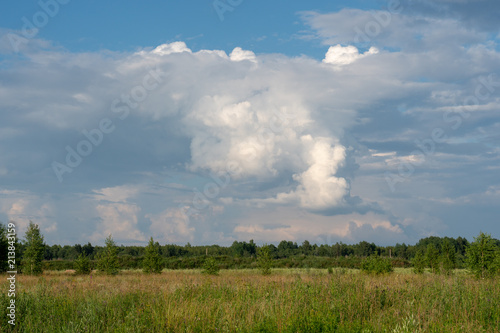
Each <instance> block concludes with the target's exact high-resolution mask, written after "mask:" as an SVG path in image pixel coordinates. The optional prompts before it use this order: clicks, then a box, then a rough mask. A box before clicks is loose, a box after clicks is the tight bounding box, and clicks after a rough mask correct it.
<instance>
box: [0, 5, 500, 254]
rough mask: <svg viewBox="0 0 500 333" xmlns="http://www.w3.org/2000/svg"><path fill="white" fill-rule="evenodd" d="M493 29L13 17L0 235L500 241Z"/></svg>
mask: <svg viewBox="0 0 500 333" xmlns="http://www.w3.org/2000/svg"><path fill="white" fill-rule="evenodd" d="M499 14H500V2H498V1H497V0H433V1H430V0H387V1H375V0H371V1H364V0H358V1H324V0H322V1H319V0H311V1H307V2H306V1H298V0H287V1H283V0H276V1H262V0H254V1H247V0H215V1H212V0H208V1H198V0H194V1H176V2H174V1H159V0H151V1H148V2H139V1H116V0H115V1H105V2H104V1H93V0H89V1H75V0H40V1H23V2H21V1H16V2H14V1H9V2H8V3H6V4H4V6H3V10H2V11H1V12H0V221H2V222H3V223H6V222H8V221H15V222H16V223H17V231H18V234H19V235H20V236H21V237H22V235H23V234H24V232H25V230H26V227H27V225H28V223H29V221H30V220H31V221H33V222H34V223H37V224H38V225H39V226H40V228H41V231H42V233H43V235H44V237H45V242H46V243H47V244H49V245H52V244H61V245H65V244H68V245H73V244H77V243H79V244H86V243H87V242H91V243H92V244H94V245H95V244H97V245H102V244H103V243H104V239H105V238H106V237H107V236H108V235H110V234H111V235H112V237H113V239H114V240H115V241H116V242H117V243H118V244H123V245H144V244H146V243H147V241H148V240H149V238H150V237H153V238H154V239H155V241H159V242H160V243H161V244H166V243H168V244H179V245H184V244H186V243H188V242H189V243H190V244H192V245H208V244H219V245H225V246H227V245H230V244H231V243H233V242H234V241H235V240H236V241H249V240H250V239H253V240H254V241H255V242H256V243H258V244H263V243H274V244H278V243H279V242H280V241H281V240H290V241H295V242H297V243H299V244H300V243H301V242H303V241H304V240H309V241H310V242H311V243H317V244H333V243H336V242H344V243H348V244H353V243H358V242H360V241H363V240H365V241H368V242H374V243H375V244H377V245H395V244H396V243H406V244H414V243H416V242H417V241H418V240H419V239H421V238H424V237H428V236H440V237H444V236H448V237H458V236H462V237H466V238H467V239H469V240H470V241H472V240H473V237H475V236H477V235H478V234H479V232H480V231H483V232H486V233H490V234H491V235H492V236H493V237H495V238H500V223H499V222H500V220H499V216H500V204H499V203H500V163H499V162H500V134H499V133H500V113H499V107H500V48H499V42H500V29H499V28H500V22H499V21H498V17H499Z"/></svg>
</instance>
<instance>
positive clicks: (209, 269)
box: [201, 257, 220, 275]
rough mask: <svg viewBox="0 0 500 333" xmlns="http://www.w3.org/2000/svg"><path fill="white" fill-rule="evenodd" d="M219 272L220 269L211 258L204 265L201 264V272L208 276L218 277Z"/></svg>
mask: <svg viewBox="0 0 500 333" xmlns="http://www.w3.org/2000/svg"><path fill="white" fill-rule="evenodd" d="M219 270H220V268H219V264H218V263H217V260H215V258H213V257H210V258H207V260H205V263H204V264H203V270H202V271H201V272H202V273H203V274H208V275H219Z"/></svg>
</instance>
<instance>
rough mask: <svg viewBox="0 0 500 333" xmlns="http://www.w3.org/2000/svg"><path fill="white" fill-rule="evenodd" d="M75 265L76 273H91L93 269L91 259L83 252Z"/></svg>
mask: <svg viewBox="0 0 500 333" xmlns="http://www.w3.org/2000/svg"><path fill="white" fill-rule="evenodd" d="M74 267H75V273H76V274H90V272H91V271H92V269H91V268H90V260H89V258H88V257H87V256H86V255H84V254H83V253H81V254H80V255H79V256H78V258H77V259H76V260H75V264H74Z"/></svg>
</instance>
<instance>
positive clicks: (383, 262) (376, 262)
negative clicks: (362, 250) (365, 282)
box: [361, 255, 394, 274]
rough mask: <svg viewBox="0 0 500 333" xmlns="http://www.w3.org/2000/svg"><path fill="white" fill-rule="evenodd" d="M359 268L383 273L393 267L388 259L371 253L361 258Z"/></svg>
mask: <svg viewBox="0 0 500 333" xmlns="http://www.w3.org/2000/svg"><path fill="white" fill-rule="evenodd" d="M361 270H362V271H363V272H366V273H372V274H384V273H390V272H392V271H393V270H394V269H393V268H392V264H391V261H390V260H388V259H385V258H381V257H379V256H377V255H371V256H369V257H368V258H366V259H365V260H363V262H362V263H361Z"/></svg>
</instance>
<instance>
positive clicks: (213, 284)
mask: <svg viewBox="0 0 500 333" xmlns="http://www.w3.org/2000/svg"><path fill="white" fill-rule="evenodd" d="M0 290H4V291H5V292H2V293H1V294H0V307H1V308H2V309H5V308H6V306H7V301H8V298H7V290H8V287H7V283H6V279H5V277H2V280H1V283H0ZM17 291H18V294H17V297H16V305H17V318H16V323H17V324H16V326H15V329H12V327H10V325H8V324H7V317H6V316H2V317H1V318H0V331H2V332H4V331H5V332H10V331H12V332H72V333H73V332H499V331H500V311H499V310H498V309H500V282H499V280H498V279H497V280H476V279H473V278H471V277H470V276H469V275H467V274H463V273H456V274H454V275H453V276H451V277H445V276H439V275H432V274H428V273H427V274H423V275H414V274H412V273H411V270H410V269H396V270H395V271H394V272H393V273H392V274H388V275H380V276H374V275H368V274H361V273H359V271H358V270H349V269H334V271H333V273H332V274H328V272H327V270H326V269H275V270H273V274H272V275H270V276H262V275H261V274H260V271H258V270H221V271H220V273H219V276H207V275H204V274H201V272H200V271H199V270H183V271H178V270H175V271H163V273H162V274H160V275H144V274H142V273H141V272H140V271H123V272H121V273H120V274H119V275H118V276H99V275H95V273H93V274H92V276H72V275H71V274H70V273H63V272H57V273H56V272H48V273H45V274H44V275H43V276H41V277H30V276H22V275H18V277H17Z"/></svg>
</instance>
